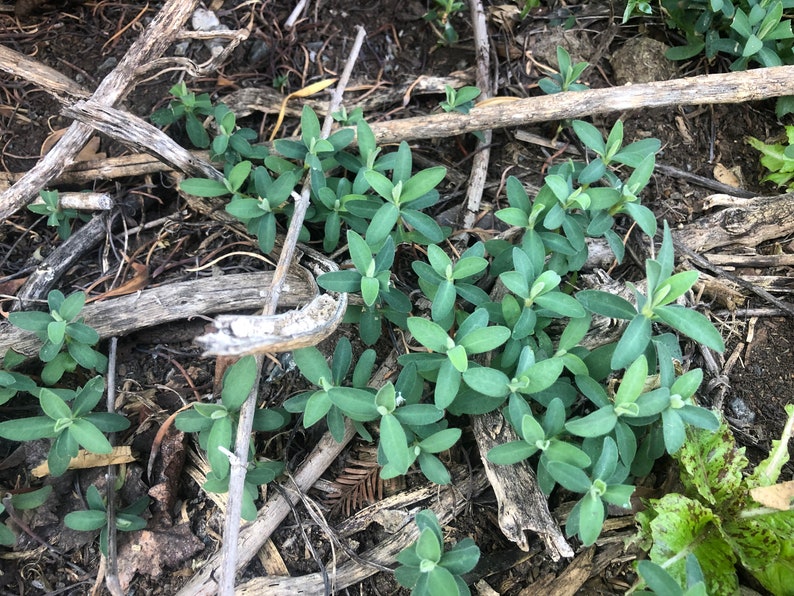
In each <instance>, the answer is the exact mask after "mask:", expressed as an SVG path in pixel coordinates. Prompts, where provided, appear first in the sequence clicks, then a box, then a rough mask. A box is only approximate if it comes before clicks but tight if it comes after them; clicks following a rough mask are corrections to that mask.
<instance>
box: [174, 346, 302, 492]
mask: <svg viewBox="0 0 794 596" xmlns="http://www.w3.org/2000/svg"><path fill="white" fill-rule="evenodd" d="M257 379H258V374H257V367H256V362H255V360H254V357H253V356H244V357H243V358H241V359H240V360H238V361H237V362H235V363H234V364H232V365H231V366H230V367H229V368H228V369H226V372H225V373H224V375H223V380H222V385H221V387H222V389H221V399H220V403H218V402H216V403H203V402H195V403H193V407H192V408H191V409H188V410H185V411H183V412H180V413H179V414H178V415H177V417H176V420H175V424H176V427H177V428H178V429H179V430H181V431H184V432H193V433H198V439H199V445H200V446H201V448H202V449H204V450H205V451H206V453H207V459H208V461H209V463H210V467H211V468H212V472H211V474H210V475H208V479H209V478H212V479H214V480H217V481H223V480H225V479H226V478H227V476H228V475H229V468H230V463H229V456H228V453H229V452H231V451H233V449H234V437H235V435H236V429H237V420H238V417H239V413H240V408H241V407H242V405H243V402H245V400H246V398H247V397H248V395H249V394H250V393H251V389H252V388H253V386H254V383H256V381H257ZM286 423H287V416H286V415H285V413H284V412H282V411H280V410H278V409H275V408H258V409H257V410H256V412H255V413H254V422H253V429H254V430H256V431H262V432H266V431H273V430H278V429H279V428H281V427H282V426H284V425H285V424H286Z"/></svg>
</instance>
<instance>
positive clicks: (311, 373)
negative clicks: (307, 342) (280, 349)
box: [292, 347, 333, 387]
mask: <svg viewBox="0 0 794 596" xmlns="http://www.w3.org/2000/svg"><path fill="white" fill-rule="evenodd" d="M292 357H293V359H294V360H295V364H297V365H298V369H299V370H300V371H301V374H302V375H303V376H304V377H306V378H307V379H308V380H309V381H311V382H312V383H313V384H315V385H317V386H318V387H319V386H320V385H321V381H320V379H322V378H325V379H326V380H329V381H330V379H331V378H332V376H333V375H332V374H331V369H330V367H329V366H328V363H327V362H326V360H325V356H323V354H322V352H320V350H318V349H317V348H315V347H309V348H301V349H299V350H295V351H293V352H292Z"/></svg>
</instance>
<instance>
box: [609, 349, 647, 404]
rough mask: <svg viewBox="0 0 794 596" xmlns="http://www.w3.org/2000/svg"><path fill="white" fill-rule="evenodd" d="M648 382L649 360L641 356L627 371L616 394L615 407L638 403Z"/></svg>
mask: <svg viewBox="0 0 794 596" xmlns="http://www.w3.org/2000/svg"><path fill="white" fill-rule="evenodd" d="M647 380H648V360H647V359H646V358H645V356H640V357H639V358H637V359H636V360H635V361H634V362H632V363H631V366H629V368H628V369H626V372H625V374H624V375H623V379H622V380H621V381H620V386H619V387H618V390H617V393H615V405H621V404H626V403H630V402H635V401H637V398H638V397H639V396H640V394H641V393H642V390H643V389H644V387H645V382H646V381H647Z"/></svg>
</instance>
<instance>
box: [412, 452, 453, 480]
mask: <svg viewBox="0 0 794 596" xmlns="http://www.w3.org/2000/svg"><path fill="white" fill-rule="evenodd" d="M417 461H418V462H419V469H420V470H422V474H424V475H425V477H426V478H427V479H428V480H430V482H435V483H436V484H449V483H450V482H452V476H451V475H450V473H449V470H447V468H446V467H445V466H444V464H443V463H442V462H441V460H440V459H438V458H437V457H436V456H435V455H433V454H431V453H428V452H426V451H422V452H421V453H420V454H419V456H418V457H417Z"/></svg>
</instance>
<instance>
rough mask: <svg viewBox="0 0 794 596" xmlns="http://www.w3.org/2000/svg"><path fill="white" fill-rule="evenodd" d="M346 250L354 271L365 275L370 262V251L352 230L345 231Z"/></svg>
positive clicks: (365, 243)
mask: <svg viewBox="0 0 794 596" xmlns="http://www.w3.org/2000/svg"><path fill="white" fill-rule="evenodd" d="M347 248H348V250H349V251H350V259H351V260H352V261H353V265H355V267H356V269H357V270H358V272H359V273H361V274H362V275H366V273H367V270H368V269H369V266H370V263H371V262H372V249H371V248H370V247H369V244H367V242H366V241H365V240H364V239H363V238H362V237H361V236H359V235H358V234H356V232H354V231H353V230H348V231H347Z"/></svg>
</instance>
